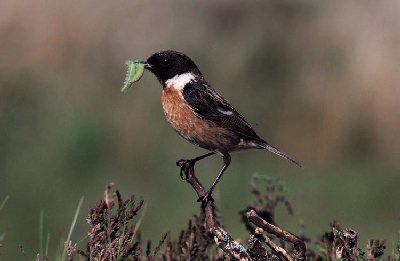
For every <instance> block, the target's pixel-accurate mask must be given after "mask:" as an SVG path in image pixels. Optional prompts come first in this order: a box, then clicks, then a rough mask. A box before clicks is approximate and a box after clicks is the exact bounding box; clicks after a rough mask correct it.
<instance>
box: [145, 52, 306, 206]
mask: <svg viewBox="0 0 400 261" xmlns="http://www.w3.org/2000/svg"><path fill="white" fill-rule="evenodd" d="M140 63H141V64H143V65H144V68H145V69H146V70H148V71H150V72H152V73H153V74H154V75H155V76H156V78H157V79H158V81H159V82H160V84H161V86H162V95H161V102H162V107H163V109H164V114H165V117H166V119H167V121H168V122H169V123H170V124H171V125H172V127H173V128H174V129H175V131H176V132H177V133H178V134H179V135H180V136H182V137H183V138H184V139H186V140H187V141H189V142H190V143H192V144H194V145H197V146H199V147H200V148H203V149H205V150H208V151H209V152H208V153H207V154H204V155H202V156H199V157H196V158H194V159H190V160H180V161H178V162H180V163H181V164H180V165H181V177H182V171H187V170H188V169H189V168H190V167H194V165H195V163H196V162H198V161H199V160H202V159H204V158H206V157H209V156H211V155H214V154H219V155H221V156H222V160H223V167H222V168H221V170H220V171H219V173H218V175H217V177H216V178H215V180H214V182H213V184H212V185H211V187H210V189H209V190H208V191H207V192H206V193H205V194H204V195H202V196H201V197H200V198H199V199H198V201H199V202H201V207H202V208H203V209H204V208H205V206H206V205H207V204H208V202H209V201H213V198H212V193H213V191H214V189H215V187H216V186H217V184H218V182H219V181H220V179H221V177H222V176H223V174H224V173H225V171H226V169H227V168H228V167H229V165H230V163H231V156H230V153H232V152H235V151H240V150H248V149H262V150H268V151H270V152H272V153H274V154H276V155H278V156H280V157H282V158H284V159H286V160H288V161H290V162H292V163H294V164H296V165H298V166H300V167H301V164H300V163H299V162H298V161H296V160H294V159H293V158H291V157H290V156H288V155H287V154H286V153H284V152H282V151H281V150H279V149H278V148H276V147H274V146H273V145H271V144H269V143H268V142H267V141H265V140H264V139H262V138H261V137H259V136H258V135H257V133H256V132H255V130H254V129H253V127H252V126H251V125H250V124H249V123H248V122H247V121H246V120H245V118H244V117H243V116H242V115H241V114H240V113H239V112H237V110H236V109H235V108H234V107H233V106H232V105H230V104H229V103H228V102H227V101H226V100H225V99H224V98H223V97H222V96H221V95H219V94H218V93H217V91H216V90H215V89H214V88H213V87H212V86H211V85H210V84H209V83H208V82H207V81H206V79H205V78H204V76H203V74H202V73H201V71H200V70H199V68H198V67H197V65H196V64H195V62H193V60H192V59H190V58H189V57H188V56H187V55H185V54H183V53H180V52H177V51H173V50H166V51H160V52H156V53H154V54H152V55H151V56H150V57H149V58H148V59H147V60H146V61H140ZM178 162H177V164H178Z"/></svg>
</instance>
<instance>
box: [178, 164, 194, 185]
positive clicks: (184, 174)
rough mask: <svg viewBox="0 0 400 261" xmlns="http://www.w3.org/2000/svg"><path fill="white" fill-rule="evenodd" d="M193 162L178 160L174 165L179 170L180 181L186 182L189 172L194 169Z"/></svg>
mask: <svg viewBox="0 0 400 261" xmlns="http://www.w3.org/2000/svg"><path fill="white" fill-rule="evenodd" d="M195 162H196V161H194V160H185V159H180V160H178V161H177V162H176V165H177V166H178V167H180V168H181V172H180V176H181V179H182V180H186V179H187V176H188V175H189V170H190V169H191V168H194V164H195Z"/></svg>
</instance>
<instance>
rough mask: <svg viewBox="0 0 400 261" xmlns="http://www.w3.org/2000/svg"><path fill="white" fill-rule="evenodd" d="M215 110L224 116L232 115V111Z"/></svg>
mask: <svg viewBox="0 0 400 261" xmlns="http://www.w3.org/2000/svg"><path fill="white" fill-rule="evenodd" d="M217 110H218V111H219V112H221V113H223V114H225V115H232V114H233V112H232V111H226V110H223V109H221V108H217Z"/></svg>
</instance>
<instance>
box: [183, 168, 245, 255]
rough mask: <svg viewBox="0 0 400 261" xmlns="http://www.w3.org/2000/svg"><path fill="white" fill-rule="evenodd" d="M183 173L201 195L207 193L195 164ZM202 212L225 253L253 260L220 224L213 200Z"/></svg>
mask: <svg viewBox="0 0 400 261" xmlns="http://www.w3.org/2000/svg"><path fill="white" fill-rule="evenodd" d="M183 163H184V161H178V162H177V163H176V164H177V165H178V166H179V167H181V168H182V167H183ZM183 173H184V174H185V175H186V181H187V183H189V184H190V185H191V186H192V188H193V189H194V190H195V191H196V193H197V195H198V196H199V197H201V196H203V195H205V194H206V190H205V189H204V186H203V185H202V184H201V183H200V181H199V180H198V179H197V177H196V176H195V175H194V165H191V166H190V167H189V168H187V169H185V171H184V172H183ZM202 213H204V215H205V217H206V218H205V219H206V227H207V230H208V232H210V233H211V234H212V235H213V236H214V241H215V243H216V244H217V245H218V247H220V248H221V249H222V250H223V251H224V252H225V253H227V254H228V255H229V256H230V257H231V258H233V259H235V260H243V261H246V260H252V259H251V256H250V254H249V253H248V251H247V249H246V248H245V247H244V246H242V245H241V244H240V243H238V242H237V241H235V240H233V238H232V237H231V236H230V235H229V234H228V233H227V232H226V231H225V230H224V229H223V228H221V227H220V226H219V224H218V222H217V221H216V219H215V211H214V203H213V202H212V201H211V200H210V201H208V202H207V204H206V206H205V208H204V211H203V212H202Z"/></svg>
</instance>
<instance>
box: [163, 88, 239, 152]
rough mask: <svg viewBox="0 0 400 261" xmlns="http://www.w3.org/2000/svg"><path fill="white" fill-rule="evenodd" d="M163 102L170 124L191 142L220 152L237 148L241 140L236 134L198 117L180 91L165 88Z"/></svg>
mask: <svg viewBox="0 0 400 261" xmlns="http://www.w3.org/2000/svg"><path fill="white" fill-rule="evenodd" d="M161 101H162V105H163V109H164V113H165V117H166V118H167V120H168V122H169V123H170V124H171V125H172V127H173V128H174V129H175V130H176V131H177V132H178V133H179V134H180V135H181V136H182V137H184V138H185V139H186V140H188V141H189V142H191V143H193V144H196V145H198V146H200V147H202V148H205V149H208V150H211V151H218V152H229V151H232V150H235V147H237V144H238V143H239V141H240V138H239V137H238V136H237V135H236V134H235V133H233V132H231V131H229V130H227V129H224V128H221V127H218V126H216V124H215V123H213V122H210V121H207V120H204V119H201V118H199V117H198V116H196V115H195V114H194V113H193V112H192V110H191V109H190V107H189V105H187V104H186V103H185V101H184V100H183V96H182V94H181V92H180V90H177V89H174V88H173V87H168V86H167V87H165V88H164V90H163V93H162V96H161Z"/></svg>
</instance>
